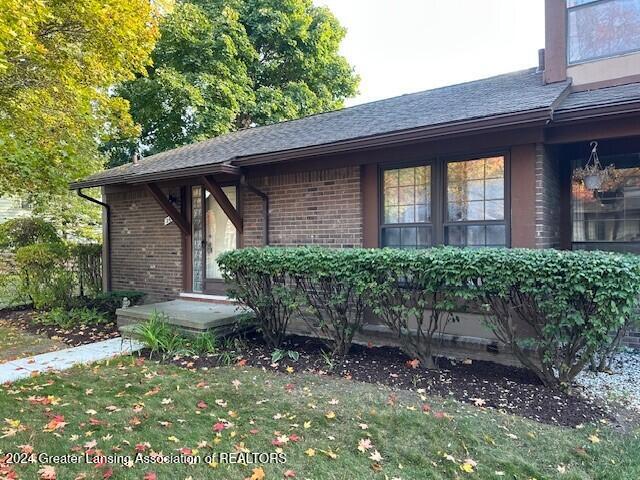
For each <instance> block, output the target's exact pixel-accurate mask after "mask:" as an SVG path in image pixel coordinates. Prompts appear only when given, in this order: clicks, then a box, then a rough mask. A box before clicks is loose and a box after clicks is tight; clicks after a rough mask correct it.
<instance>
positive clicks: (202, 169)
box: [69, 163, 240, 190]
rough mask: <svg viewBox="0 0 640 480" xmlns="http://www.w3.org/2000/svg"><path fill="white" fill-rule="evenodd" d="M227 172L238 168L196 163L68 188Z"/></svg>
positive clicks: (236, 171) (235, 173)
mask: <svg viewBox="0 0 640 480" xmlns="http://www.w3.org/2000/svg"><path fill="white" fill-rule="evenodd" d="M216 173H217V174H227V175H237V176H239V175H240V168H238V167H236V166H234V165H229V164H228V163H220V164H213V165H198V166H194V167H187V168H181V169H177V170H165V171H162V172H154V173H147V174H142V175H137V174H127V175H119V176H116V177H106V178H98V179H95V180H91V179H87V180H83V181H80V182H73V183H71V184H69V189H70V190H77V189H79V188H91V187H103V186H106V185H116V184H124V185H139V184H141V183H150V182H161V181H163V180H172V179H176V178H184V177H193V176H197V175H209V174H216Z"/></svg>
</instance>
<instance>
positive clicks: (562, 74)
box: [544, 0, 567, 83]
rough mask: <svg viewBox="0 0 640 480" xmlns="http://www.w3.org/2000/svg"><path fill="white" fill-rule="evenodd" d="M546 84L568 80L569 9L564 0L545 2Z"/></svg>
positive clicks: (546, 0)
mask: <svg viewBox="0 0 640 480" xmlns="http://www.w3.org/2000/svg"><path fill="white" fill-rule="evenodd" d="M544 10H545V18H544V20H545V48H544V81H545V83H555V82H563V81H565V80H566V79H567V7H566V2H564V1H563V0H545V5H544Z"/></svg>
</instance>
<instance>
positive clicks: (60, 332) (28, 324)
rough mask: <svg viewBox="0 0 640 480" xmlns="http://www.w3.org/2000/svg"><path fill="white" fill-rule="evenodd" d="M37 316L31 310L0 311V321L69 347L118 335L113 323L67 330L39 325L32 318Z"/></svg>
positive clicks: (80, 326)
mask: <svg viewBox="0 0 640 480" xmlns="http://www.w3.org/2000/svg"><path fill="white" fill-rule="evenodd" d="M37 314H38V312H36V311H34V310H32V309H22V310H0V319H1V320H4V321H5V322H7V323H8V324H9V325H12V326H14V327H16V328H19V329H22V330H25V331H26V332H29V333H33V334H36V335H45V336H47V337H49V338H51V339H54V340H57V341H60V342H62V343H64V344H66V345H69V346H71V347H77V346H78V345H86V344H87V343H94V342H99V341H101V340H108V339H110V338H114V337H117V336H118V335H119V333H118V328H117V325H116V323H115V322H109V323H100V324H94V325H78V326H75V327H72V328H68V329H67V328H60V327H57V326H54V325H42V324H39V323H38V322H36V321H35V318H34V317H35V316H36V315H37Z"/></svg>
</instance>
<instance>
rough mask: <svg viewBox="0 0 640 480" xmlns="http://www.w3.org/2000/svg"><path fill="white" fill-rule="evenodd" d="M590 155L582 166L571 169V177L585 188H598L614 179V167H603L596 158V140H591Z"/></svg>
mask: <svg viewBox="0 0 640 480" xmlns="http://www.w3.org/2000/svg"><path fill="white" fill-rule="evenodd" d="M590 145H591V155H590V156H589V160H588V161H587V164H586V165H585V166H584V167H581V168H576V169H575V170H574V171H573V179H574V180H575V181H578V182H582V183H583V184H584V187H585V188H586V189H587V190H600V189H601V188H602V185H603V184H604V183H605V182H608V181H609V180H613V179H615V176H616V175H615V167H614V166H613V165H608V166H607V167H603V166H602V164H601V163H600V160H599V159H598V142H591V144H590Z"/></svg>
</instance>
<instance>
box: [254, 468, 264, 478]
mask: <svg viewBox="0 0 640 480" xmlns="http://www.w3.org/2000/svg"><path fill="white" fill-rule="evenodd" d="M251 480H264V470H263V469H262V467H257V468H254V469H253V470H252V473H251Z"/></svg>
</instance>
